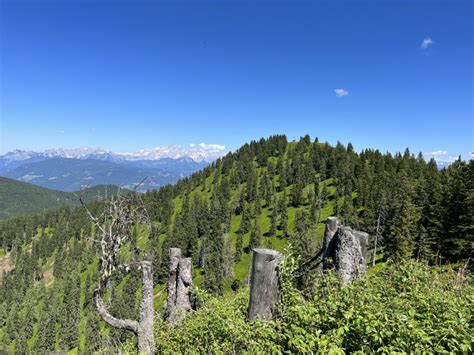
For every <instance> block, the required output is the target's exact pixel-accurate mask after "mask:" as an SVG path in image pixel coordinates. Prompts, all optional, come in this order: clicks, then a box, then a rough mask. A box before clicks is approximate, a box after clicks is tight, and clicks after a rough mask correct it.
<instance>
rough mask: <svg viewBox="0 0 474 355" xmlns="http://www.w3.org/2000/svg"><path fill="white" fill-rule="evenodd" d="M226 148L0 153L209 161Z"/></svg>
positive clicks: (17, 158)
mask: <svg viewBox="0 0 474 355" xmlns="http://www.w3.org/2000/svg"><path fill="white" fill-rule="evenodd" d="M227 152H228V151H227V150H226V147H225V146H224V145H221V144H206V143H200V144H190V145H189V146H183V145H168V146H158V147H155V148H148V149H141V150H138V151H132V152H112V151H108V150H105V149H103V148H90V147H80V148H74V149H68V148H56V149H47V150H45V151H43V152H34V151H25V150H18V149H17V150H14V151H11V152H8V153H6V154H5V155H3V156H0V157H1V158H2V159H3V160H5V161H7V162H13V161H22V160H29V159H34V158H45V159H47V158H70V159H98V160H112V161H113V160H131V161H134V160H160V159H167V158H168V159H180V160H183V161H184V162H192V161H194V162H198V163H199V162H212V161H214V160H216V159H217V158H220V157H222V156H223V155H225V154H226V153H227Z"/></svg>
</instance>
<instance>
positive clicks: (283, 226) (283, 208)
mask: <svg viewBox="0 0 474 355" xmlns="http://www.w3.org/2000/svg"><path fill="white" fill-rule="evenodd" d="M278 206H279V208H280V230H281V231H282V232H283V233H282V237H283V238H286V237H288V233H289V231H288V207H287V205H286V197H285V194H283V195H282V196H281V199H280V202H279V204H278Z"/></svg>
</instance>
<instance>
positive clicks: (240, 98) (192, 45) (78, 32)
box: [0, 0, 474, 157]
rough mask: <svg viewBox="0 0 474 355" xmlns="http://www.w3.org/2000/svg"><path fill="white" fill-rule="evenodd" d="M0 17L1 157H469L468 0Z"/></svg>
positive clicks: (29, 8)
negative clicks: (308, 139) (41, 153)
mask: <svg viewBox="0 0 474 355" xmlns="http://www.w3.org/2000/svg"><path fill="white" fill-rule="evenodd" d="M0 6H1V19H0V31H1V32H0V33H1V57H2V58H1V66H2V67H1V77H0V84H1V111H0V114H1V116H0V117H1V126H0V127H1V128H0V129H1V131H0V140H1V142H0V152H3V153H4V152H6V151H9V150H12V149H15V148H20V149H33V150H42V149H46V148H52V147H78V146H100V147H104V148H106V149H110V150H115V151H128V150H136V149H141V148H146V147H155V146H158V145H167V144H183V145H186V144H190V143H201V142H205V143H217V144H224V145H226V146H227V147H228V148H229V149H235V148H238V147H239V146H240V145H241V144H243V143H245V142H247V141H249V140H251V139H258V138H260V137H262V136H268V135H271V134H275V133H285V134H287V135H288V137H289V138H290V139H291V138H298V137H299V136H300V135H304V134H306V133H308V134H310V135H311V136H312V137H314V136H318V137H319V138H320V140H323V141H329V142H331V143H335V142H336V141H337V140H340V141H341V142H343V143H347V142H349V141H350V142H352V143H353V144H354V146H355V148H356V149H362V148H366V147H374V148H379V149H381V150H383V151H385V150H390V151H397V150H403V149H404V148H405V147H407V146H408V147H410V148H411V149H412V150H413V151H415V152H418V151H422V152H433V151H438V150H439V151H446V152H447V153H446V154H445V155H457V154H463V155H465V156H466V157H467V156H468V152H470V151H472V150H474V148H473V112H472V105H473V76H472V75H473V9H472V2H471V1H461V0H449V1H448V0H446V1H416V0H410V1H403V0H397V1H395V0H394V1H383V0H382V1H380V0H379V1H368V0H366V1H311V2H309V1H308V2H294V1H292V2H289V1H288V2H287V1H278V2H275V1H221V2H217V1H208V2H205V1H191V2H184V1H173V2H172V1H167V2H160V1H112V0H109V1H87V0H82V1H60V0H56V1H22V0H17V1H12V0H2V1H1V5H0ZM440 154H441V153H440Z"/></svg>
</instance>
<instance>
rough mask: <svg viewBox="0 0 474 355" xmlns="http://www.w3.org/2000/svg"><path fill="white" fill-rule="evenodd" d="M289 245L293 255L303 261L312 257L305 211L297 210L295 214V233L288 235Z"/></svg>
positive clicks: (311, 245) (311, 244)
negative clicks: (291, 247)
mask: <svg viewBox="0 0 474 355" xmlns="http://www.w3.org/2000/svg"><path fill="white" fill-rule="evenodd" d="M290 243H291V245H292V246H293V252H294V254H295V255H297V256H299V257H301V259H302V260H303V261H305V260H307V259H309V258H310V257H311V256H312V255H313V249H314V248H313V243H312V239H311V235H310V228H309V223H308V216H307V213H306V211H305V210H297V211H296V214H295V231H294V233H292V234H291V235H290Z"/></svg>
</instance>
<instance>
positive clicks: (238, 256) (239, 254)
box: [234, 232, 244, 263]
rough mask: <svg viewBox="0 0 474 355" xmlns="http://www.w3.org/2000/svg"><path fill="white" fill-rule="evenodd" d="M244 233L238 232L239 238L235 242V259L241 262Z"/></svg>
mask: <svg viewBox="0 0 474 355" xmlns="http://www.w3.org/2000/svg"><path fill="white" fill-rule="evenodd" d="M243 244H244V235H243V234H242V232H239V233H238V234H237V240H236V242H235V256H234V260H235V262H236V263H238V262H240V260H242V252H243V251H244V245H243Z"/></svg>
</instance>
